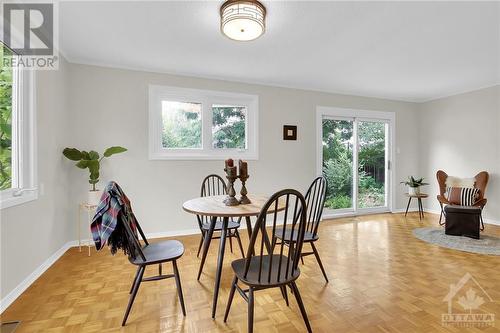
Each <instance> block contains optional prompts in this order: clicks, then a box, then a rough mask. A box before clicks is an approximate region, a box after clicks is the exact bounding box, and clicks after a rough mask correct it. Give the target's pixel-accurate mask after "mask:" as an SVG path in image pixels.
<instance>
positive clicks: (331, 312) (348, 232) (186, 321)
mask: <svg viewBox="0 0 500 333" xmlns="http://www.w3.org/2000/svg"><path fill="white" fill-rule="evenodd" d="M436 220H437V218H436V216H434V215H431V214H427V215H426V219H425V221H424V222H419V221H418V215H417V213H412V214H409V216H408V218H407V219H405V218H404V217H403V216H402V215H401V214H381V215H370V216H363V217H356V218H344V219H338V220H331V221H324V222H323V224H322V226H321V229H320V237H321V238H320V241H319V242H318V243H317V246H318V250H319V252H320V254H321V257H322V259H323V263H324V265H325V267H326V270H327V272H328V275H329V278H330V283H328V284H325V281H324V279H323V276H322V275H321V271H320V269H319V267H318V266H317V264H316V262H315V260H314V257H313V256H309V257H306V258H305V265H300V268H301V271H302V275H301V276H300V278H299V280H298V286H299V288H300V290H301V294H302V297H303V300H304V303H305V306H306V309H307V311H308V314H309V319H310V321H311V325H312V327H313V330H314V331H315V332H342V333H349V332H367V333H376V332H405V333H406V332H408V333H411V332H461V331H464V332H465V331H467V332H499V331H500V321H499V319H498V318H496V322H495V327H486V328H456V327H448V328H445V327H443V326H442V325H441V314H442V313H445V312H446V311H447V305H446V303H444V302H443V298H444V297H445V295H446V294H447V293H448V290H449V286H450V284H452V283H457V282H458V280H459V279H460V278H461V277H462V276H463V275H464V274H465V273H467V272H469V273H470V274H472V275H473V276H474V278H475V279H476V280H477V281H478V282H479V283H480V284H481V286H482V287H483V288H484V290H485V291H486V292H487V293H488V294H489V296H490V297H491V298H492V299H493V300H494V301H497V302H489V301H487V302H485V303H484V304H483V305H481V310H482V311H485V312H489V313H493V314H496V315H497V317H500V303H499V301H500V274H499V267H500V258H499V257H495V256H485V255H477V254H469V253H464V252H458V251H453V250H447V249H443V248H439V247H437V246H433V245H429V244H427V243H424V242H422V241H419V240H417V239H416V238H414V237H413V236H412V234H411V231H412V229H413V228H415V227H418V226H421V225H436V224H437V223H436ZM486 233H488V234H495V235H499V234H500V228H499V227H494V226H489V225H487V226H486ZM242 235H245V237H243V241H244V246H246V245H247V244H248V239H247V237H246V232H242ZM177 239H180V240H181V241H182V242H184V244H185V247H186V253H185V254H184V256H183V257H182V258H181V259H180V261H179V269H180V273H181V277H182V283H183V289H184V297H185V300H186V307H187V316H186V317H185V318H184V317H183V316H182V314H181V310H180V305H179V303H178V298H177V295H176V288H175V283H174V281H173V280H166V281H159V282H146V283H143V284H142V285H141V288H140V290H139V294H138V296H137V299H136V301H135V304H134V308H133V309H132V312H131V315H130V317H129V320H128V324H127V326H126V327H124V328H122V327H121V326H120V324H121V320H122V317H123V314H124V311H125V307H126V304H127V301H128V296H129V295H128V291H129V288H130V284H131V283H132V279H133V278H134V273H135V270H134V267H133V266H132V265H130V264H129V263H128V260H127V258H126V257H125V256H124V255H122V254H120V255H116V256H111V254H110V253H109V251H107V250H105V251H102V252H100V253H95V251H93V252H92V256H91V257H88V256H87V255H86V252H85V251H83V252H82V253H80V252H78V249H77V248H72V249H70V250H69V251H68V252H67V253H66V254H64V256H63V257H62V258H61V259H60V260H59V261H57V262H56V263H55V264H54V265H53V266H52V267H51V268H50V269H49V270H48V271H47V272H46V273H45V274H43V276H42V277H40V278H39V279H38V280H37V281H36V282H35V283H34V284H33V285H32V286H31V287H30V288H29V289H28V290H27V291H26V292H25V293H24V294H23V295H22V296H21V297H20V298H19V299H18V300H16V301H15V302H14V303H13V304H12V305H11V306H10V307H9V308H8V309H7V310H6V311H5V312H4V314H3V315H2V321H8V320H21V321H22V324H21V326H20V328H19V330H18V332H20V333H21V332H141V333H143V332H246V326H247V324H246V320H247V310H246V303H245V302H244V301H243V300H242V299H241V297H239V296H236V297H235V299H234V303H233V306H232V311H231V314H230V316H229V318H228V322H227V324H225V323H223V321H222V317H223V313H224V309H225V306H226V301H227V298H228V292H229V287H230V283H231V279H232V271H231V268H230V262H231V260H232V259H234V258H237V253H238V252H237V251H235V254H234V255H232V254H230V253H229V246H227V254H226V260H225V262H224V270H223V278H222V282H221V292H220V298H219V305H218V312H217V318H216V319H215V320H212V319H211V318H210V308H211V301H212V295H213V294H212V289H213V282H214V275H215V266H216V253H217V252H216V251H217V245H218V242H217V241H214V242H213V243H212V246H211V249H210V253H209V257H208V259H207V263H206V264H205V270H204V274H203V275H202V277H201V279H200V281H199V282H198V281H197V280H196V273H197V269H198V265H199V262H200V260H199V259H198V258H196V250H197V245H198V240H199V238H198V236H185V237H177ZM153 241H154V240H153ZM235 250H236V249H235ZM171 270H172V267H171V266H170V265H165V266H164V271H171ZM154 273H155V272H152V271H150V272H149V275H152V274H154ZM147 275H148V271H146V276H147ZM462 312H463V311H462ZM255 331H256V332H304V331H305V326H304V323H303V321H302V318H301V316H300V312H299V310H298V307H297V304H296V303H295V302H294V300H293V298H292V299H291V304H290V307H289V308H287V307H286V305H285V302H284V300H283V299H282V297H281V294H280V291H279V289H277V290H269V291H260V292H257V293H256V309H255Z"/></svg>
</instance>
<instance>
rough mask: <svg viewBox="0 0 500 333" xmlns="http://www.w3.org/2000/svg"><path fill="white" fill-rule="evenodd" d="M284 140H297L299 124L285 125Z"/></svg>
mask: <svg viewBox="0 0 500 333" xmlns="http://www.w3.org/2000/svg"><path fill="white" fill-rule="evenodd" d="M283 140H297V126H294V125H283Z"/></svg>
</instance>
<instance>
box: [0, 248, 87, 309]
mask: <svg viewBox="0 0 500 333" xmlns="http://www.w3.org/2000/svg"><path fill="white" fill-rule="evenodd" d="M72 243H73V242H68V243H66V244H64V245H63V246H62V247H61V248H60V249H59V250H57V251H56V252H55V253H54V254H53V255H51V256H50V257H49V258H48V259H47V260H45V261H44V262H43V263H42V264H41V265H40V266H39V267H38V268H37V269H35V270H34V271H33V272H32V273H31V274H30V275H29V276H28V277H27V278H25V279H24V280H23V281H22V282H21V283H19V284H18V285H17V287H15V288H14V289H13V290H12V291H11V292H10V293H8V294H7V296H5V297H4V298H2V299H1V300H0V314H1V313H3V312H4V311H5V309H7V308H8V307H9V305H11V304H12V302H14V301H15V300H16V299H17V298H18V297H19V296H21V294H22V293H23V292H24V291H25V290H26V289H28V288H29V286H31V284H33V282H35V281H36V279H38V278H39V277H40V276H41V275H42V274H43V273H44V272H45V271H46V270H47V269H49V268H50V266H52V265H53V264H54V263H55V262H56V261H57V260H58V259H59V258H60V257H61V256H62V255H63V254H64V253H65V252H66V251H67V250H68V249H69V248H70V247H71V244H72ZM76 243H77V244H78V242H76Z"/></svg>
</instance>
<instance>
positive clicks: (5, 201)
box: [0, 190, 38, 209]
mask: <svg viewBox="0 0 500 333" xmlns="http://www.w3.org/2000/svg"><path fill="white" fill-rule="evenodd" d="M14 192H15V191H14V190H5V191H2V192H1V193H0V209H5V208H9V207H14V206H18V205H22V204H24V203H27V202H30V201H33V200H36V199H38V191H30V192H24V193H23V194H21V195H20V196H18V197H16V196H14V195H13V193H14Z"/></svg>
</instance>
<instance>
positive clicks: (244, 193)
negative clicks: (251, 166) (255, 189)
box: [239, 175, 252, 205]
mask: <svg viewBox="0 0 500 333" xmlns="http://www.w3.org/2000/svg"><path fill="white" fill-rule="evenodd" d="M248 177H249V176H248V175H244V176H242V175H240V177H239V178H240V180H241V191H240V194H241V198H240V204H242V205H247V204H249V203H252V202H251V201H250V199H248V197H247V194H248V192H247V188H246V186H245V183H246V181H247V179H248Z"/></svg>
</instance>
